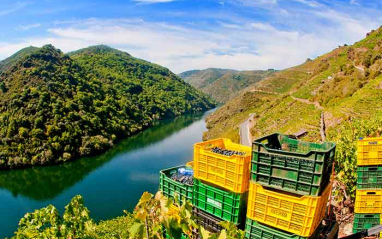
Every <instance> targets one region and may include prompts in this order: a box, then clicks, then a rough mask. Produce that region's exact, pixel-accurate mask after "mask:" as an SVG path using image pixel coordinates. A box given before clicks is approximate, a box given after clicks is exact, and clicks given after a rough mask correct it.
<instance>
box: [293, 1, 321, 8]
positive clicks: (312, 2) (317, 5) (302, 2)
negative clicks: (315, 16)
mask: <svg viewBox="0 0 382 239" xmlns="http://www.w3.org/2000/svg"><path fill="white" fill-rule="evenodd" d="M290 1H295V2H299V3H301V4H304V5H307V6H309V7H321V6H323V5H322V4H321V3H318V2H316V1H312V0H290Z"/></svg>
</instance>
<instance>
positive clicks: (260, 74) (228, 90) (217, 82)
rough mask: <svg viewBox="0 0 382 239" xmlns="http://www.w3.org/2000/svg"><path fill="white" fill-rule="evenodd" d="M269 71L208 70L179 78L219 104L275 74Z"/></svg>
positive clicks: (185, 73)
mask: <svg viewBox="0 0 382 239" xmlns="http://www.w3.org/2000/svg"><path fill="white" fill-rule="evenodd" d="M274 72H275V71H274V70H268V71H235V70H229V69H217V68H208V69H205V70H192V71H186V72H183V73H181V74H179V76H180V77H181V78H182V79H183V80H185V81H186V82H188V83H189V84H190V85H192V86H194V87H195V88H196V89H199V90H201V91H202V92H204V93H206V94H208V95H209V96H211V97H212V98H213V99H215V100H216V101H217V102H219V103H225V102H227V101H228V100H230V99H232V98H233V97H235V96H236V95H237V94H238V92H240V91H241V90H243V89H245V88H246V87H248V86H250V85H253V84H255V83H257V82H259V81H260V80H262V79H264V78H265V77H267V76H270V75H272V74H273V73H274Z"/></svg>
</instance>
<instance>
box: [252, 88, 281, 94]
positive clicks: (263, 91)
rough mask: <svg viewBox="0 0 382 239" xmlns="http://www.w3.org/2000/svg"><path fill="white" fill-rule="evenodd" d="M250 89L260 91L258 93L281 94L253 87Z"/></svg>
mask: <svg viewBox="0 0 382 239" xmlns="http://www.w3.org/2000/svg"><path fill="white" fill-rule="evenodd" d="M250 91H252V92H260V93H266V94H272V95H281V94H280V93H277V92H272V91H266V90H258V89H253V90H250Z"/></svg>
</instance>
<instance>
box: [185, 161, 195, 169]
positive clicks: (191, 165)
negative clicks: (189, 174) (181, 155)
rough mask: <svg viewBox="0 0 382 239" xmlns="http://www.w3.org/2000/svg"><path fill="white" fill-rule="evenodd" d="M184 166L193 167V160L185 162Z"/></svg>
mask: <svg viewBox="0 0 382 239" xmlns="http://www.w3.org/2000/svg"><path fill="white" fill-rule="evenodd" d="M186 166H188V167H191V168H193V167H194V161H190V162H187V163H186Z"/></svg>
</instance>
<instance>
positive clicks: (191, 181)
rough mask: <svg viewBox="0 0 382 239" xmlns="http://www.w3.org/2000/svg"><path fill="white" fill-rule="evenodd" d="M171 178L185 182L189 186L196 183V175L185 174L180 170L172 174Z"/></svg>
mask: <svg viewBox="0 0 382 239" xmlns="http://www.w3.org/2000/svg"><path fill="white" fill-rule="evenodd" d="M171 179H172V180H174V181H177V182H180V183H183V184H187V185H189V186H192V185H194V176H193V175H184V174H180V173H178V172H175V173H174V174H173V175H171Z"/></svg>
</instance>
